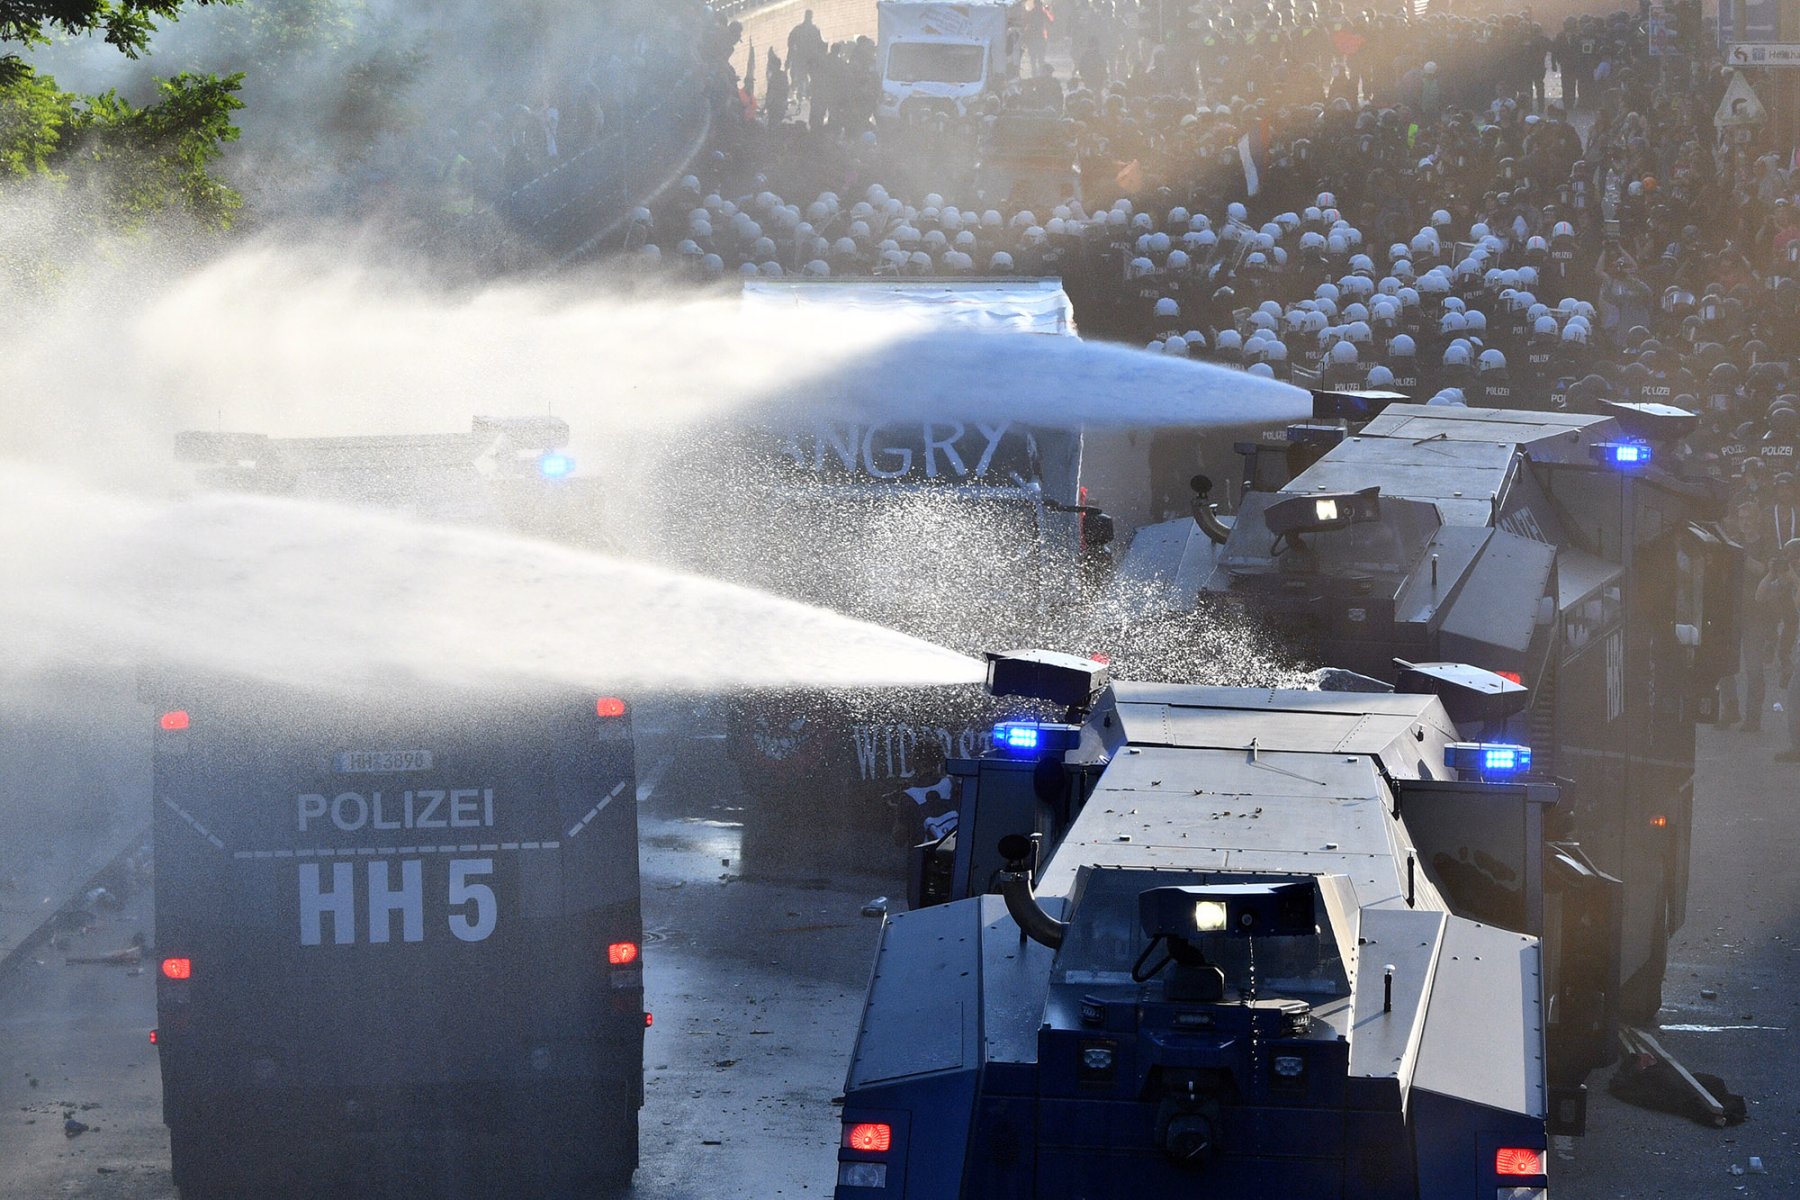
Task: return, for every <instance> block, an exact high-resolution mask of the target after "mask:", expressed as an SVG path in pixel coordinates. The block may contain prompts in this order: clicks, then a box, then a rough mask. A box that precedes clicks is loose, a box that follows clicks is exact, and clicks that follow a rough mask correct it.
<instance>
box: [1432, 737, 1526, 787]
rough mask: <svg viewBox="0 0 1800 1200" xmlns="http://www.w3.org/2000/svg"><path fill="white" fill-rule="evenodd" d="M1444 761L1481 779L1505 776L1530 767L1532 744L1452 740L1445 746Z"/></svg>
mask: <svg viewBox="0 0 1800 1200" xmlns="http://www.w3.org/2000/svg"><path fill="white" fill-rule="evenodd" d="M1444 765H1445V766H1447V767H1454V768H1455V769H1456V770H1458V771H1467V772H1470V773H1472V774H1474V775H1476V776H1478V777H1480V778H1482V779H1506V778H1509V777H1511V776H1514V775H1524V774H1527V773H1529V772H1530V770H1531V747H1530V746H1514V745H1509V744H1507V743H1505V742H1452V743H1451V744H1450V745H1448V746H1445V747H1444Z"/></svg>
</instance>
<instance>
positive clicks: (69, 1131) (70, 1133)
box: [63, 1117, 93, 1138]
mask: <svg viewBox="0 0 1800 1200" xmlns="http://www.w3.org/2000/svg"><path fill="white" fill-rule="evenodd" d="M92 1128H93V1126H91V1125H84V1124H83V1123H82V1122H80V1121H77V1120H76V1119H75V1118H74V1117H68V1118H65V1119H64V1121H63V1136H64V1137H68V1138H77V1137H80V1136H81V1135H82V1134H84V1133H86V1132H87V1131H88V1130H89V1129H92Z"/></svg>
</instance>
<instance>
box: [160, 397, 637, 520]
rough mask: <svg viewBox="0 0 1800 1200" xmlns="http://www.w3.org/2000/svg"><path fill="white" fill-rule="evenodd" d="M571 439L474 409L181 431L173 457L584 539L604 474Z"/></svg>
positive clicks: (238, 484)
mask: <svg viewBox="0 0 1800 1200" xmlns="http://www.w3.org/2000/svg"><path fill="white" fill-rule="evenodd" d="M568 443H569V426H568V423H567V422H566V421H563V420H562V419H560V418H558V417H495V416H477V417H474V418H473V419H472V420H471V421H470V423H469V430H468V432H467V433H421V434H370V435H365V436H353V437H271V436H269V435H267V434H261V433H249V432H240V431H235V430H232V431H215V430H184V431H182V432H180V433H177V434H176V435H175V457H176V459H177V461H180V462H185V463H190V464H193V465H194V467H195V471H194V479H195V482H196V483H197V484H199V485H200V486H201V487H204V488H208V489H213V490H220V491H237V492H255V493H260V494H263V495H277V496H291V497H295V498H300V499H310V500H322V501H327V502H332V503H344V504H357V505H378V506H381V507H385V508H398V509H401V510H404V511H407V512H410V513H412V514H414V515H415V516H419V517H424V518H426V519H431V520H448V521H455V522H470V523H476V524H485V525H493V526H501V527H508V528H512V529H516V530H518V531H519V532H522V533H527V534H532V535H537V536H544V537H551V538H554V539H556V540H559V541H566V542H574V543H577V544H582V543H587V542H591V541H594V540H596V537H597V533H596V531H597V530H598V529H599V528H600V516H601V509H602V500H601V493H600V490H599V484H600V480H599V479H598V478H597V477H595V476H588V475H584V474H583V473H582V472H581V471H580V470H579V469H578V464H577V462H576V460H575V458H574V456H573V455H572V454H571V453H570V452H569V450H568V448H567V447H568Z"/></svg>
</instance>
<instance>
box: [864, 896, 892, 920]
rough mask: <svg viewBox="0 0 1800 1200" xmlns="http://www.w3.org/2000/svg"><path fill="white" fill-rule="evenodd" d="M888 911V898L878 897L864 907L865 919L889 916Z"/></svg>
mask: <svg viewBox="0 0 1800 1200" xmlns="http://www.w3.org/2000/svg"><path fill="white" fill-rule="evenodd" d="M887 909H888V898H887V897H886V896H877V897H875V898H874V899H873V900H871V901H869V902H868V903H867V904H865V905H863V906H862V915H863V916H865V917H885V916H887Z"/></svg>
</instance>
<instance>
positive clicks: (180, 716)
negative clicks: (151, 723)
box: [157, 708, 188, 730]
mask: <svg viewBox="0 0 1800 1200" xmlns="http://www.w3.org/2000/svg"><path fill="white" fill-rule="evenodd" d="M157 724H158V725H161V726H162V727H163V728H164V729H168V730H176V729H186V728H187V727H188V715H187V709H185V708H177V709H173V710H171V711H169V712H166V713H164V714H163V715H162V719H161V720H159V721H157Z"/></svg>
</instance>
